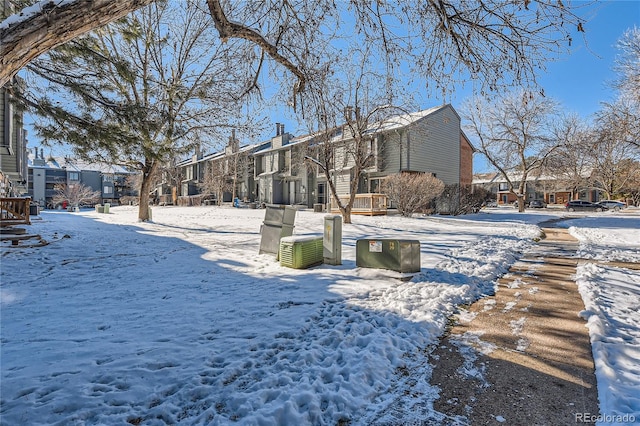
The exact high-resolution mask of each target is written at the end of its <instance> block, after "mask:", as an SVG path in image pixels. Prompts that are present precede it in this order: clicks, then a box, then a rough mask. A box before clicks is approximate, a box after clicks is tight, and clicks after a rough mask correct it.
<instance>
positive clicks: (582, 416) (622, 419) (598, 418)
mask: <svg viewBox="0 0 640 426" xmlns="http://www.w3.org/2000/svg"><path fill="white" fill-rule="evenodd" d="M574 416H575V420H576V423H605V424H606V423H618V424H619V423H635V422H636V416H634V415H633V414H591V413H575V414H574Z"/></svg>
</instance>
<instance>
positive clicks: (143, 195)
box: [138, 161, 157, 222]
mask: <svg viewBox="0 0 640 426" xmlns="http://www.w3.org/2000/svg"><path fill="white" fill-rule="evenodd" d="M156 168H157V163H156V162H155V161H153V162H152V163H151V166H145V167H144V168H143V169H142V182H141V184H140V205H139V207H138V221H139V222H147V221H148V220H149V193H150V192H151V182H152V178H153V176H154V174H155V171H156Z"/></svg>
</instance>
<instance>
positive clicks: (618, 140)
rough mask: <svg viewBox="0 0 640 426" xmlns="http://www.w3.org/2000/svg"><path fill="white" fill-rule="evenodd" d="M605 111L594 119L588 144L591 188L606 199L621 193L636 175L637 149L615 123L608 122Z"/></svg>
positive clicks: (638, 173)
mask: <svg viewBox="0 0 640 426" xmlns="http://www.w3.org/2000/svg"><path fill="white" fill-rule="evenodd" d="M611 118H612V117H611V116H610V115H608V114H604V115H600V116H599V117H598V119H597V120H596V126H597V128H596V130H595V133H594V138H593V140H592V144H591V146H590V148H591V149H590V154H591V155H590V157H591V160H592V162H593V165H594V174H593V176H592V184H593V188H594V189H597V190H600V191H602V192H604V193H605V194H606V196H607V198H608V199H610V198H611V197H613V196H614V195H618V194H621V193H622V191H623V188H627V187H628V183H629V182H630V181H636V180H637V176H638V175H640V168H638V164H639V163H638V162H637V161H635V160H637V159H638V157H639V152H638V150H637V149H636V147H635V146H633V145H630V144H628V143H627V142H626V140H625V138H624V132H620V131H619V127H618V126H619V124H617V123H615V122H611Z"/></svg>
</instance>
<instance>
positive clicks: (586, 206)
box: [565, 200, 608, 212]
mask: <svg viewBox="0 0 640 426" xmlns="http://www.w3.org/2000/svg"><path fill="white" fill-rule="evenodd" d="M565 208H566V209H567V210H568V211H570V212H579V211H591V212H602V211H605V210H608V208H607V207H606V206H603V205H602V204H598V203H592V202H590V201H582V200H573V201H569V202H568V203H567V204H565Z"/></svg>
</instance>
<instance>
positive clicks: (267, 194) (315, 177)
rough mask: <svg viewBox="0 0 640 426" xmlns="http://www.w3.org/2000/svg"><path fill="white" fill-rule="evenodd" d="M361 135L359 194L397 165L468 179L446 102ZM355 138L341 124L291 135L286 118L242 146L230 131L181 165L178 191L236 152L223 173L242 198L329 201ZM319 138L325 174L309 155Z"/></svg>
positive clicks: (466, 146)
mask: <svg viewBox="0 0 640 426" xmlns="http://www.w3.org/2000/svg"><path fill="white" fill-rule="evenodd" d="M364 138H366V140H367V144H368V145H367V146H368V149H369V150H370V153H371V157H372V161H370V162H369V163H368V165H367V167H366V168H365V170H364V171H363V173H362V174H361V176H360V177H359V181H358V185H357V193H358V194H376V193H380V190H381V185H382V181H383V180H384V179H385V177H387V176H389V175H392V174H395V173H399V172H415V173H431V174H433V175H434V176H436V177H437V178H438V179H440V180H442V181H443V182H444V183H445V184H447V185H452V184H457V185H462V186H470V185H471V183H472V178H473V169H472V167H473V166H472V164H473V152H474V149H473V146H472V145H471V143H470V142H469V140H468V138H467V137H466V136H465V134H464V132H462V130H461V127H460V117H459V115H458V114H457V112H456V111H455V110H454V108H453V107H452V106H451V105H442V106H439V107H435V108H430V109H427V110H423V111H419V112H415V113H409V114H402V115H397V116H394V117H390V118H388V119H386V120H382V121H380V122H376V123H371V124H370V125H369V126H368V127H367V129H366V130H365V132H364ZM232 140H233V141H234V142H232ZM353 143H354V139H353V137H352V136H351V134H350V132H348V131H347V130H346V128H345V127H344V126H339V127H337V128H335V129H332V130H331V132H330V134H329V135H328V136H327V133H326V132H325V133H324V134H322V135H320V134H316V135H302V136H294V135H292V134H290V133H288V132H286V131H285V129H284V125H282V124H279V123H276V133H275V136H273V137H272V138H271V139H269V140H267V141H263V142H261V143H258V144H252V145H246V146H244V147H242V148H240V147H239V146H238V143H237V141H235V136H233V137H232V138H230V142H229V144H228V145H227V147H226V148H225V150H224V151H221V152H218V153H215V154H209V155H206V156H197V155H196V156H194V157H193V158H190V159H187V160H185V161H183V162H181V163H180V164H179V167H180V168H182V170H183V172H182V173H183V175H184V177H185V180H184V181H183V188H182V191H183V195H196V194H198V188H200V187H201V186H202V185H201V183H202V179H203V176H204V170H205V169H206V167H207V163H211V164H212V163H216V162H226V164H228V163H229V161H231V160H232V159H233V158H234V156H237V155H238V154H239V153H240V154H242V156H243V160H242V161H240V162H237V161H236V162H235V163H234V164H240V165H241V170H240V171H239V172H237V171H236V172H235V173H231V172H229V173H228V175H227V179H231V177H232V176H234V177H235V182H236V191H235V192H236V194H237V197H238V198H240V199H241V200H245V201H248V202H257V203H265V204H286V205H300V206H306V207H313V206H315V205H317V204H321V205H325V206H327V207H329V204H330V202H331V200H330V194H329V185H328V179H332V180H333V183H334V184H335V188H336V191H337V193H338V195H339V196H348V195H349V191H350V183H351V181H352V180H353V179H354V164H353V159H352V157H351V156H350V155H349V150H350V149H351V147H352V145H353ZM319 144H329V145H330V147H331V148H330V149H331V150H332V151H333V154H332V158H333V159H334V164H333V167H332V169H331V171H330V174H329V176H328V177H327V176H326V175H325V174H324V173H322V172H321V170H320V168H319V167H318V166H317V165H316V164H314V161H313V156H314V155H319V154H318V152H322V150H318V149H317V147H318V145H319ZM309 160H311V161H309ZM226 167H227V169H228V166H226ZM227 199H228V200H230V198H229V197H227ZM225 201H227V200H225Z"/></svg>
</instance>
